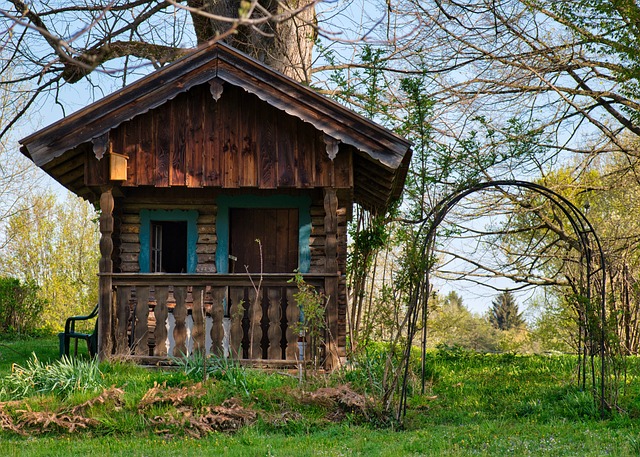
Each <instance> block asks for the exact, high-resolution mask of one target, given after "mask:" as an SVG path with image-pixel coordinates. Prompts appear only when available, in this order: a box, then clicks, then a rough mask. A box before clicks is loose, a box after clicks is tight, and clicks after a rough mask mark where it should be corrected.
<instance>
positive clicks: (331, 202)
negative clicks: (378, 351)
mask: <svg viewBox="0 0 640 457" xmlns="http://www.w3.org/2000/svg"><path fill="white" fill-rule="evenodd" d="M324 212H325V216H324V230H325V236H326V240H325V247H324V253H325V259H326V263H325V273H327V274H328V275H332V276H327V277H325V285H324V292H325V294H326V296H327V297H328V299H329V302H328V303H327V311H326V317H327V334H326V338H325V339H326V343H325V344H326V348H327V361H326V368H327V369H333V368H336V367H337V366H338V362H339V354H338V345H337V342H338V276H337V273H338V197H337V195H336V190H335V189H334V188H325V189H324Z"/></svg>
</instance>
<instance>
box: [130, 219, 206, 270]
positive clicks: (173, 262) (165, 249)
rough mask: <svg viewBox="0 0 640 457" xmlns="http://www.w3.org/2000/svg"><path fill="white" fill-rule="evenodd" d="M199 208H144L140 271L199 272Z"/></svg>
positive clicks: (141, 227) (141, 228) (141, 223)
mask: <svg viewBox="0 0 640 457" xmlns="http://www.w3.org/2000/svg"><path fill="white" fill-rule="evenodd" d="M197 221H198V212H197V211H195V210H189V211H183V210H147V209H143V210H142V211H140V257H139V263H140V271H141V272H143V273H159V272H162V273H195V272H196V267H197V264H198V257H197V255H196V244H197V242H198V228H197Z"/></svg>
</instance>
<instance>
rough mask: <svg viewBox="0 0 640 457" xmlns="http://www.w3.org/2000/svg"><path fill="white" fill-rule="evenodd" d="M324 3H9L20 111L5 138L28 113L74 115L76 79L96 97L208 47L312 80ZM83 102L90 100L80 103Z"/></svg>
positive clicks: (11, 63)
mask: <svg viewBox="0 0 640 457" xmlns="http://www.w3.org/2000/svg"><path fill="white" fill-rule="evenodd" d="M317 2H318V0H282V1H280V0H213V1H203V0H185V1H173V0H166V1H157V2H156V1H147V0H142V1H135V0H134V1H128V0H118V1H115V2H114V1H110V0H106V1H103V0H90V1H88V2H85V3H82V4H78V3H77V2H68V1H65V0H58V1H54V2H49V1H46V0H36V1H32V2H28V3H27V2H24V1H23V0H8V2H6V5H4V6H3V7H2V8H0V28H1V29H2V30H4V33H3V34H2V38H1V41H0V50H2V51H3V52H2V56H3V60H2V62H0V74H5V72H6V71H7V69H9V68H12V69H13V74H12V77H11V78H8V79H6V80H4V81H2V83H1V84H3V85H6V86H14V85H15V84H18V83H19V84H20V85H21V91H22V93H21V98H22V100H23V101H24V105H23V106H22V108H21V109H20V110H18V111H17V112H16V113H15V115H14V116H11V117H8V118H3V119H2V124H1V125H2V127H0V138H2V137H3V136H5V135H6V134H7V133H8V132H9V130H10V128H11V127H12V126H13V125H15V124H16V122H17V121H18V120H19V119H20V118H21V117H22V116H23V115H25V114H26V113H29V112H33V113H36V112H38V110H39V108H40V107H42V106H43V104H47V105H51V104H55V105H57V107H58V108H60V110H61V114H63V115H64V114H66V112H67V110H69V109H72V110H73V109H74V108H77V107H76V106H73V105H71V101H70V100H69V97H64V96H63V95H64V88H65V86H67V85H69V84H76V83H79V82H80V87H81V89H79V90H81V91H82V92H85V91H86V92H89V93H91V94H92V95H93V96H94V97H100V96H103V95H104V93H103V92H102V91H103V90H106V91H108V92H109V91H111V90H110V86H111V88H113V87H117V86H120V85H123V84H126V83H127V82H128V81H130V80H132V79H135V78H137V77H139V76H140V75H141V74H145V73H148V72H149V71H151V70H152V69H153V68H157V67H160V66H162V65H164V64H166V63H167V62H171V61H173V60H175V59H177V58H179V57H181V56H183V55H185V54H186V53H188V52H190V51H191V50H193V49H194V48H195V47H197V46H198V45H200V44H203V43H206V42H209V41H212V40H225V41H227V42H228V43H229V44H230V45H232V46H234V47H237V48H238V49H240V50H241V51H243V52H246V53H248V54H249V55H252V56H253V57H255V58H257V59H259V60H261V61H263V62H265V63H266V64H267V65H269V66H271V67H273V68H274V69H276V70H278V71H281V72H283V73H284V74H286V75H288V76H291V77H293V78H295V79H298V80H300V81H305V82H308V81H309V75H310V67H311V58H312V55H311V50H312V47H313V43H314V41H315V36H316V21H315V4H316V3H317ZM81 98H82V99H83V102H86V97H81Z"/></svg>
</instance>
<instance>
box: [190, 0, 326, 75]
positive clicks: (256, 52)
mask: <svg viewBox="0 0 640 457" xmlns="http://www.w3.org/2000/svg"><path fill="white" fill-rule="evenodd" d="M315 2H316V0H282V1H277V0H259V1H258V6H257V7H256V8H255V9H254V10H253V12H252V13H251V14H250V15H249V16H247V15H246V13H245V14H243V18H244V19H246V20H240V22H239V23H234V22H229V21H220V20H215V19H211V18H206V17H204V16H202V15H198V14H196V13H194V14H193V22H194V27H195V29H196V35H197V37H198V42H200V43H202V42H205V41H208V40H210V39H213V38H215V37H222V39H223V40H224V41H225V42H226V43H227V44H229V45H230V46H233V47H234V48H236V49H238V50H239V51H241V52H244V53H245V54H248V55H250V56H251V57H253V58H255V59H256V60H258V61H260V62H262V63H264V64H266V65H267V66H269V67H270V68H272V69H274V70H276V71H278V72H280V73H282V74H284V75H286V76H288V77H290V78H293V79H295V80H296V81H300V82H302V83H309V81H310V68H311V52H312V48H313V44H314V41H315V37H316V17H315V7H314V5H315ZM190 4H191V6H193V7H197V8H202V9H203V10H204V11H206V12H208V13H210V14H212V15H215V16H220V17H226V18H234V19H237V18H239V17H240V11H241V10H242V8H244V7H245V4H246V5H250V2H248V1H241V0H197V1H193V2H190Z"/></svg>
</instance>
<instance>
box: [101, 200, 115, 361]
mask: <svg viewBox="0 0 640 457" xmlns="http://www.w3.org/2000/svg"><path fill="white" fill-rule="evenodd" d="M100 211H101V214H100V233H101V237H100V264H99V270H100V282H99V298H98V303H99V305H100V307H99V311H98V322H99V327H98V355H99V357H100V360H105V359H107V358H109V357H110V356H111V351H112V346H113V341H112V338H111V314H112V313H111V308H112V295H113V294H112V283H111V273H113V261H112V260H111V253H112V252H113V240H112V239H111V234H112V233H113V194H112V193H111V189H107V190H105V191H104V192H103V193H102V195H101V196H100Z"/></svg>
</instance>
